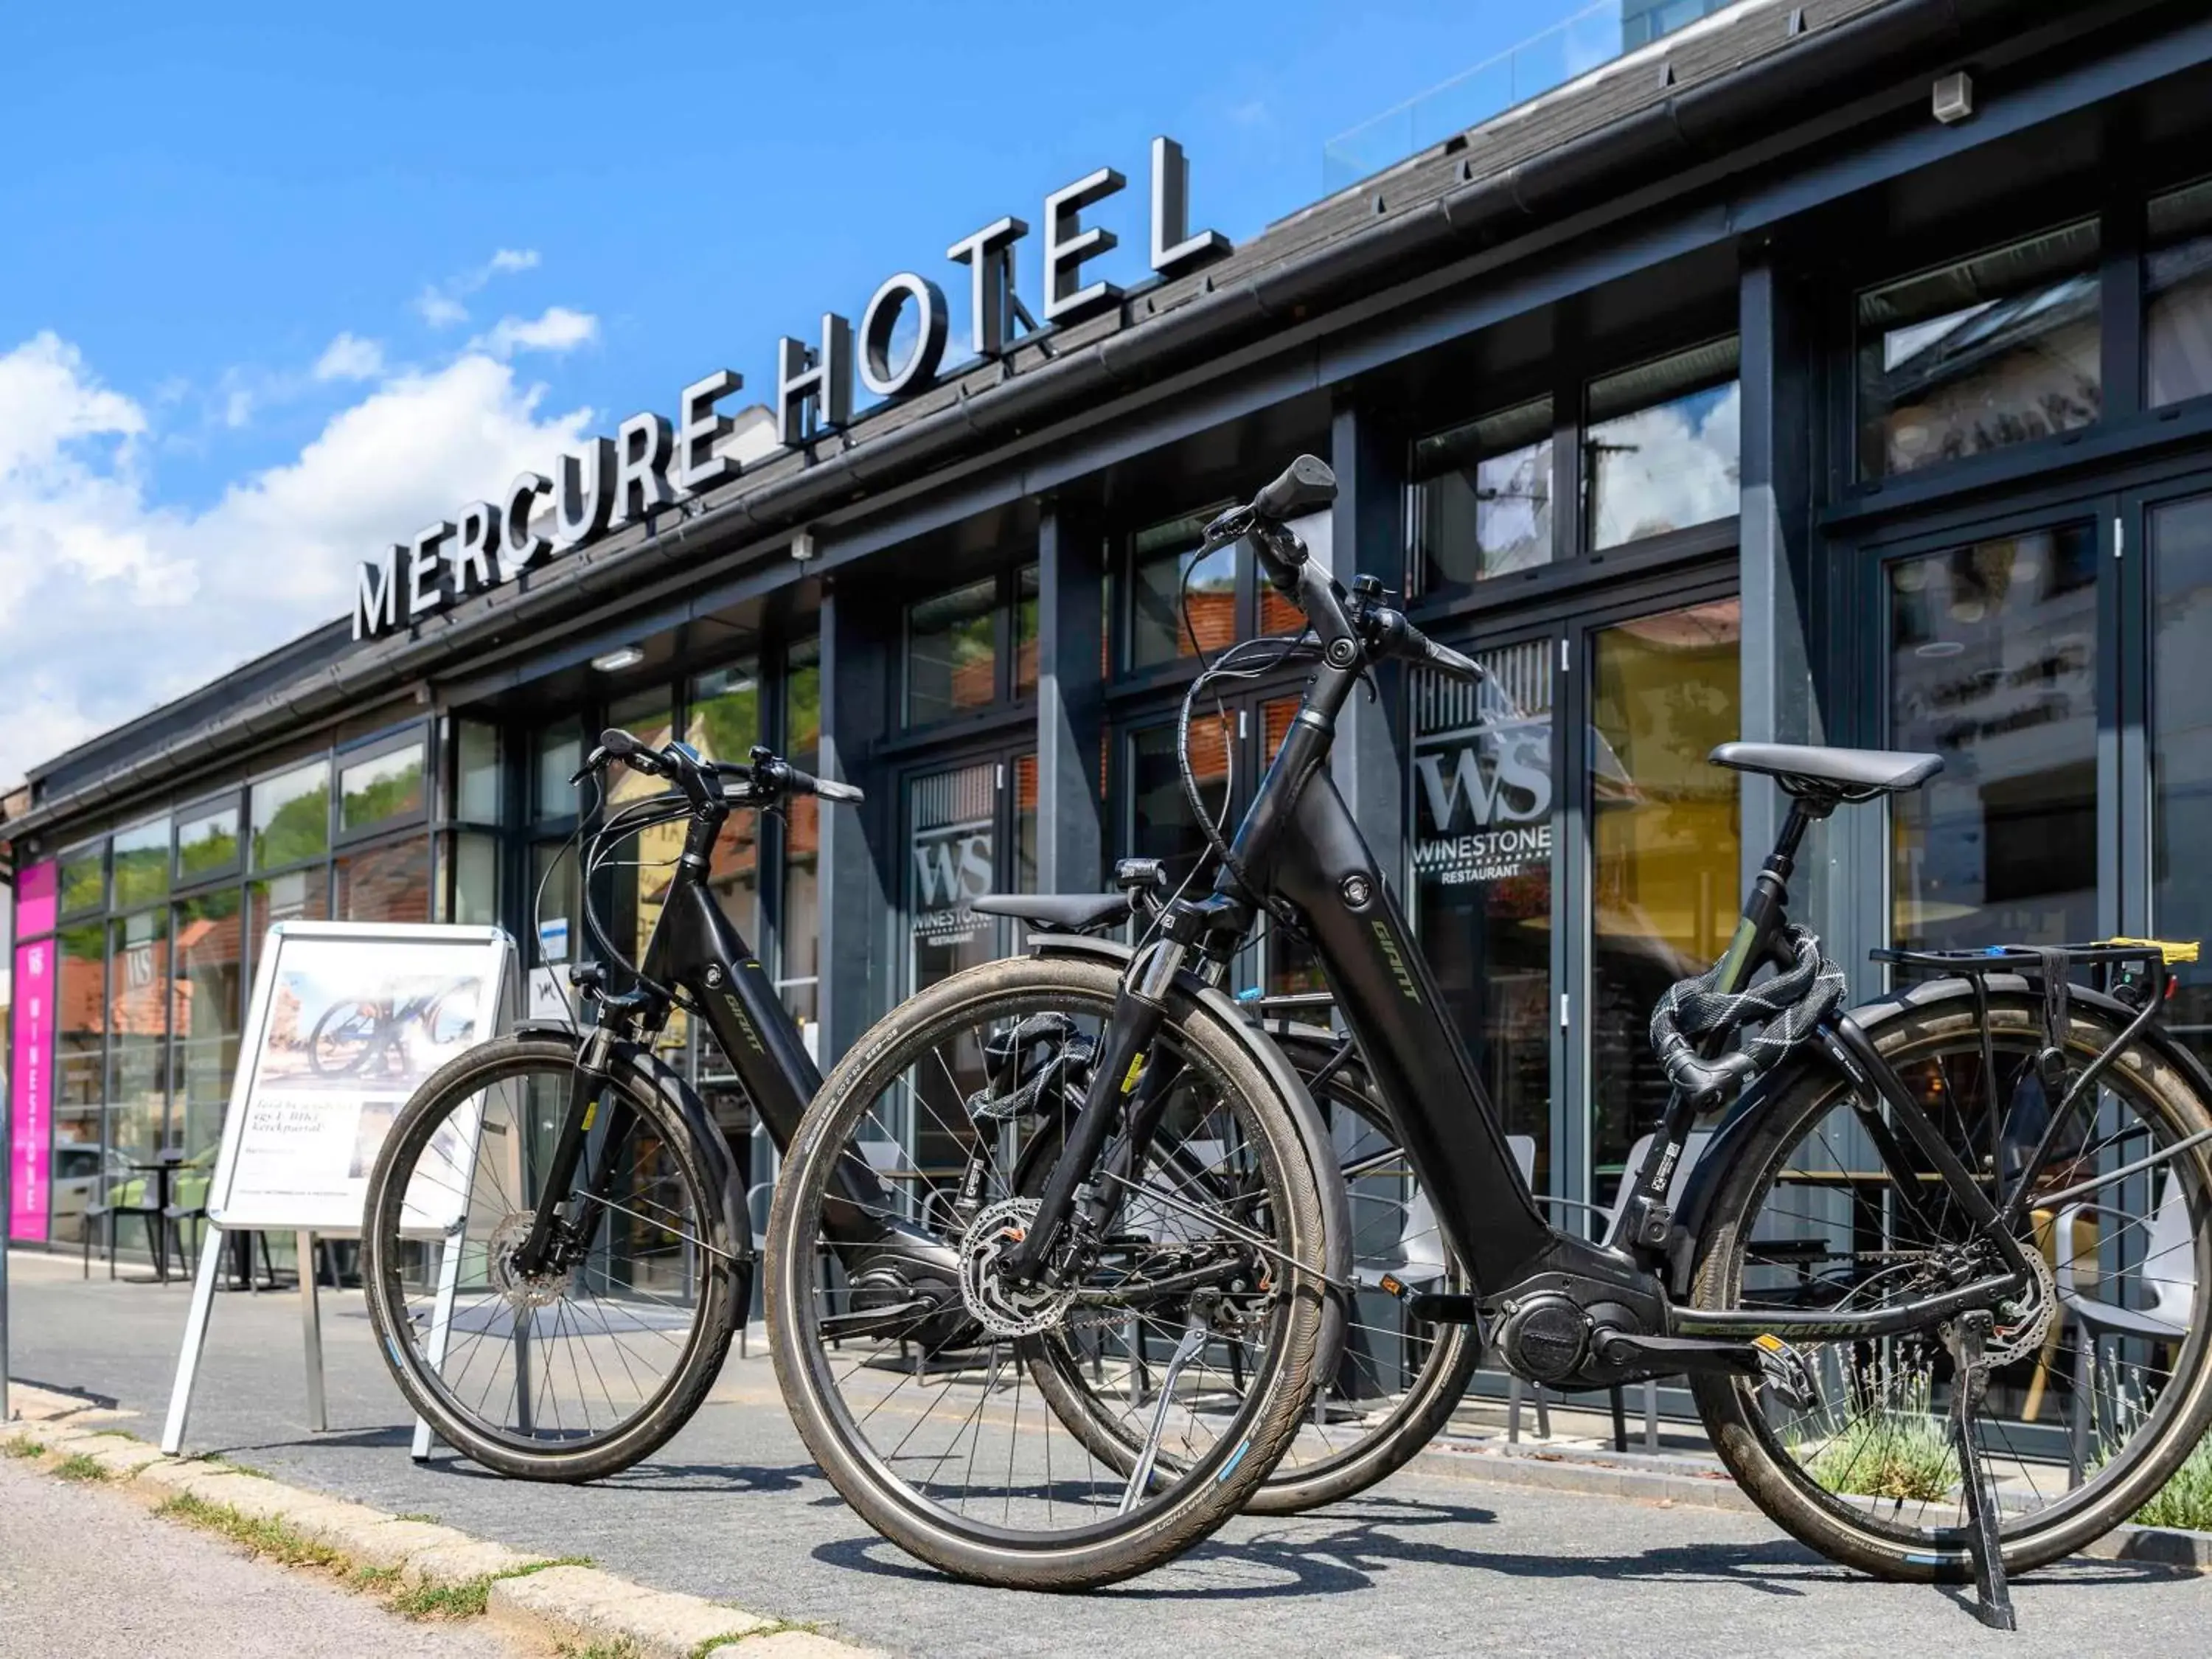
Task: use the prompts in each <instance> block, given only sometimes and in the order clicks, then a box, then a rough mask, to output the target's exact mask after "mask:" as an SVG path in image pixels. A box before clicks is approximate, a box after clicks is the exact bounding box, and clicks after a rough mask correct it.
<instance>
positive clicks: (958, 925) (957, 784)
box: [871, 750, 1037, 1182]
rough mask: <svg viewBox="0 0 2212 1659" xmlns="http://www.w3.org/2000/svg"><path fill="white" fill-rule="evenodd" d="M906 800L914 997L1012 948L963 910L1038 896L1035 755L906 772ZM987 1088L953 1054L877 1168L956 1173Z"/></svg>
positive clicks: (1007, 935)
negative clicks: (970, 1105)
mask: <svg viewBox="0 0 2212 1659" xmlns="http://www.w3.org/2000/svg"><path fill="white" fill-rule="evenodd" d="M904 800H905V829H906V854H907V856H906V866H905V877H904V880H905V894H904V910H905V918H906V927H905V931H906V950H907V961H906V975H907V991H908V994H913V993H914V992H916V991H921V990H925V989H927V987H930V986H932V985H934V984H936V983H937V982H938V981H940V980H944V979H947V978H950V977H951V975H954V974H957V973H958V972H960V971H961V970H962V969H965V968H973V967H976V966H978V965H980V964H981V963H986V962H990V961H994V960H995V959H996V958H998V957H1000V956H1003V955H1005V954H1006V952H1007V951H1009V950H1010V949H1012V947H1013V945H1014V943H1015V940H1014V936H1013V931H1012V928H1011V927H1008V926H1007V925H1006V923H1005V922H1003V921H1000V920H998V919H996V918H994V917H991V916H985V915H978V914H977V913H976V912H975V910H973V909H971V908H969V905H970V904H971V903H972V902H973V901H975V899H977V898H980V897H981V896H983V895H984V894H986V893H994V892H1004V893H1033V892H1035V891H1036V834H1037V816H1036V811H1037V769H1036V753H1035V752H1034V751H1033V750H999V751H994V752H990V753H987V754H984V755H982V756H980V757H974V758H969V759H964V760H962V761H959V762H957V763H953V764H951V765H939V766H933V767H929V768H927V769H921V770H917V771H915V772H911V773H909V774H908V776H907V779H906V782H905V789H904ZM983 1082H984V1078H983V1073H982V1057H981V1054H980V1053H975V1054H968V1053H963V1054H957V1055H954V1056H951V1059H950V1060H949V1064H948V1066H947V1067H946V1068H945V1074H944V1075H940V1076H935V1077H933V1076H929V1075H927V1074H925V1075H922V1076H920V1077H917V1078H916V1079H915V1088H914V1091H913V1097H912V1102H911V1106H910V1121H909V1122H908V1123H907V1124H906V1125H905V1126H903V1133H902V1140H903V1142H904V1145H903V1146H886V1147H885V1148H884V1150H883V1152H881V1154H880V1155H879V1167H880V1168H881V1169H882V1170H884V1172H885V1173H887V1174H890V1175H892V1176H894V1177H896V1176H898V1175H899V1173H900V1172H901V1171H902V1170H904V1171H906V1172H908V1173H910V1174H913V1175H915V1176H918V1177H919V1178H920V1179H921V1180H922V1181H925V1182H927V1181H933V1180H934V1181H943V1180H945V1179H946V1178H948V1177H950V1176H955V1175H957V1172H958V1170H959V1169H960V1167H961V1165H962V1164H963V1161H964V1159H965V1158H966V1155H967V1137H968V1115H967V1112H966V1110H965V1109H964V1107H963V1102H964V1101H965V1099H966V1098H967V1097H968V1095H969V1093H971V1092H972V1091H975V1090H976V1089H979V1088H981V1087H982V1086H983ZM871 1156H878V1155H877V1154H871Z"/></svg>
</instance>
